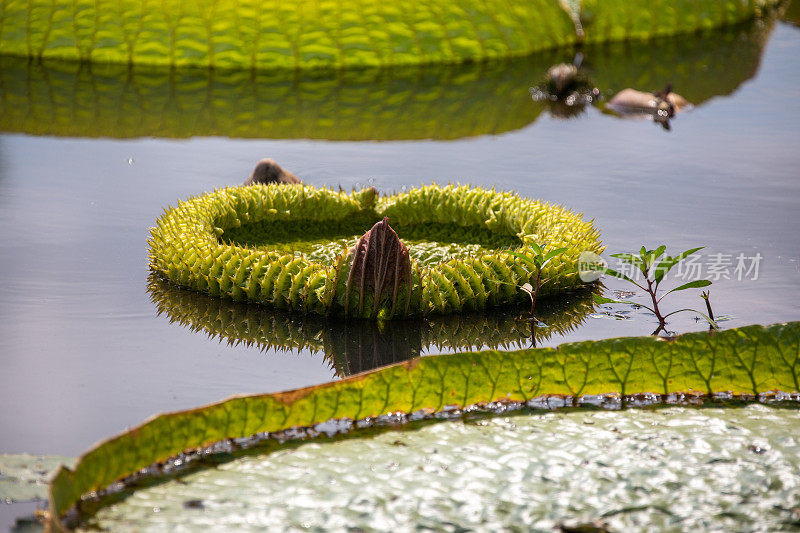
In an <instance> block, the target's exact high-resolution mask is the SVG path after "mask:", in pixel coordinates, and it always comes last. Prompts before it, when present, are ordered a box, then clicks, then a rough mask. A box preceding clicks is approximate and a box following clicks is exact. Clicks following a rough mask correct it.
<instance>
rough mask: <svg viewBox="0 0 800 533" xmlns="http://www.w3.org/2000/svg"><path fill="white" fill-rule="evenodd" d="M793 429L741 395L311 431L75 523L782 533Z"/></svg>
mask: <svg viewBox="0 0 800 533" xmlns="http://www.w3.org/2000/svg"><path fill="white" fill-rule="evenodd" d="M798 433H800V410H798V409H797V408H796V407H794V408H780V407H768V406H765V405H749V406H746V407H737V408H724V407H711V408H703V409H696V408H690V407H669V408H663V409H648V410H635V411H631V410H627V411H596V410H586V409H575V410H566V411H560V412H542V411H538V412H537V411H534V412H528V413H525V414H516V415H514V414H511V415H509V414H506V415H503V416H497V417H489V418H485V417H474V418H467V419H464V420H458V421H453V422H448V423H440V424H426V425H424V426H422V427H419V426H418V427H416V428H414V429H412V428H404V429H402V430H393V431H386V432H383V433H380V434H377V435H375V434H372V435H369V436H367V437H364V438H358V439H356V438H352V439H341V438H339V439H330V438H327V437H322V438H318V439H315V440H313V441H310V442H308V443H306V444H304V445H303V446H300V447H294V446H292V447H285V448H283V449H278V450H276V451H273V452H271V453H270V452H267V451H264V452H263V453H255V454H249V455H242V456H240V457H238V458H236V459H232V460H230V461H229V462H224V463H222V464H217V465H215V467H214V468H206V469H200V470H196V471H194V472H190V473H187V474H186V475H183V476H181V477H180V478H178V479H171V480H169V481H167V482H165V483H163V484H158V485H153V486H151V487H145V488H142V489H140V490H138V491H136V492H134V493H133V494H131V495H129V496H128V497H127V498H126V499H125V500H124V501H122V502H119V503H114V504H111V505H109V506H108V507H105V508H102V509H100V510H99V512H98V513H97V514H96V515H94V516H93V517H91V518H89V519H88V521H87V522H86V523H85V527H86V528H87V529H91V528H94V527H100V528H102V529H108V530H117V529H122V528H125V529H127V528H132V529H140V530H150V529H152V530H165V529H171V528H174V527H180V528H181V529H183V530H187V531H191V530H197V531H201V530H207V529H208V526H209V525H211V526H212V527H213V529H219V530H222V529H225V530H242V529H248V528H262V529H271V528H274V529H281V530H306V529H311V530H338V529H341V528H353V529H356V528H358V529H362V530H365V531H371V530H381V531H410V530H415V529H418V528H420V527H423V528H427V529H431V530H437V531H438V530H448V529H450V528H452V529H456V530H481V531H483V530H486V531H489V530H491V531H503V530H508V529H513V528H516V529H524V530H534V531H553V530H557V529H558V526H559V525H564V526H571V527H577V526H580V525H581V524H585V525H586V526H587V527H588V526H589V525H592V524H594V525H596V526H598V527H602V526H604V527H606V528H607V529H608V530H610V531H633V530H644V529H647V530H660V531H663V530H676V531H677V530H680V531H707V530H726V531H744V530H771V531H779V530H784V529H785V530H792V529H794V528H796V527H797V523H798V519H800V493H798V491H797V487H798V485H800V442H799V441H798V439H796V438H793V435H797V434H798ZM156 510H157V512H156ZM587 530H588V531H592V530H589V529H587ZM595 531H596V530H595Z"/></svg>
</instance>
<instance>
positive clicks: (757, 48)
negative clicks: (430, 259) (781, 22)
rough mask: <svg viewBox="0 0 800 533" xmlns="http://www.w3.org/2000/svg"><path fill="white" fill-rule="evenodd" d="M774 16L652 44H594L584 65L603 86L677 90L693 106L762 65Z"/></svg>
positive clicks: (726, 91) (611, 89)
mask: <svg viewBox="0 0 800 533" xmlns="http://www.w3.org/2000/svg"><path fill="white" fill-rule="evenodd" d="M774 23H775V19H774V16H771V17H769V18H767V19H765V20H764V21H759V22H757V23H747V24H740V25H736V26H731V27H728V28H724V29H723V30H718V31H714V32H705V33H701V34H697V35H693V36H686V37H684V38H682V39H674V38H668V37H665V38H661V39H656V40H654V41H651V42H648V43H637V44H636V45H634V44H633V43H608V44H604V45H597V46H595V47H593V48H590V50H591V53H587V54H586V62H585V64H584V65H585V66H586V68H587V69H589V70H590V71H591V75H592V77H593V79H594V81H595V82H596V84H597V85H598V87H600V88H601V89H602V90H603V91H605V92H607V93H609V94H613V93H616V92H618V91H620V90H622V89H625V88H627V87H632V88H635V89H638V90H642V91H657V90H661V89H663V88H664V86H666V85H667V84H668V83H671V84H672V86H673V89H674V91H675V92H677V93H679V94H680V95H681V96H683V97H684V98H686V99H687V100H689V102H690V103H692V104H694V105H698V104H701V103H703V102H705V101H706V100H708V99H710V98H713V97H715V96H724V95H728V94H731V93H732V92H733V91H735V90H736V89H737V88H738V87H739V85H741V83H742V82H744V81H745V80H748V79H750V78H752V77H753V76H754V75H755V74H756V71H757V70H758V66H759V62H760V59H761V53H762V51H763V49H764V45H765V44H766V41H767V38H768V37H769V34H770V32H771V31H772V28H773V27H774Z"/></svg>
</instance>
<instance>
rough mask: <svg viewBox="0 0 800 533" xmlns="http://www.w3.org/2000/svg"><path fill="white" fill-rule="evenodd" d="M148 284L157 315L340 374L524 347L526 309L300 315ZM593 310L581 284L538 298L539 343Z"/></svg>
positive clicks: (155, 281) (160, 283) (527, 327)
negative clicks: (396, 317)
mask: <svg viewBox="0 0 800 533" xmlns="http://www.w3.org/2000/svg"><path fill="white" fill-rule="evenodd" d="M147 290H148V292H149V293H150V298H151V299H152V300H153V303H155V305H156V308H157V309H158V313H159V314H162V313H163V314H165V315H166V316H167V318H168V319H169V321H170V322H174V323H178V324H181V325H183V326H185V327H188V328H189V329H191V330H193V331H203V332H204V333H206V334H207V335H208V336H209V337H211V338H219V339H220V340H225V341H227V342H228V343H229V344H232V345H233V344H239V343H244V344H247V345H252V346H256V347H258V348H261V349H265V350H266V349H275V350H301V349H305V350H309V351H311V352H312V353H322V354H323V355H324V357H325V358H326V359H328V361H330V363H331V365H332V366H333V367H334V368H335V369H336V373H337V374H338V375H340V376H347V375H350V374H355V373H358V372H363V371H365V370H370V369H373V368H377V367H379V366H385V365H388V364H391V363H397V362H400V361H405V360H407V359H411V358H412V357H417V356H419V355H420V354H421V353H422V352H423V351H428V350H431V349H436V350H468V349H485V348H492V349H498V348H510V347H516V348H524V347H526V346H528V345H529V343H530V337H531V331H530V321H529V320H528V319H527V318H526V316H525V313H524V309H515V310H510V311H504V312H500V311H496V312H493V313H480V314H478V313H470V314H466V315H450V316H446V317H432V318H427V319H424V320H403V321H394V322H386V323H382V324H376V323H374V322H370V321H362V320H357V321H331V320H326V319H324V318H322V317H314V316H307V317H298V316H296V315H290V314H287V313H284V312H280V311H271V310H269V309H266V308H264V307H262V306H259V305H252V304H246V303H239V302H231V301H226V300H221V299H219V298H212V297H210V296H207V295H205V294H200V293H198V292H194V291H189V290H186V289H181V288H179V287H175V286H174V285H172V284H171V283H169V282H167V281H165V280H163V279H161V278H160V277H158V276H156V275H151V277H150V279H149V281H148V286H147ZM592 309H593V305H592V296H591V292H590V291H586V290H584V291H580V292H577V293H575V294H571V295H567V296H565V297H563V298H551V299H546V300H544V301H542V302H541V303H540V304H539V306H538V307H537V311H538V312H537V314H538V316H539V318H540V319H542V320H544V321H545V322H546V323H547V327H546V328H537V330H536V340H537V342H543V341H545V340H547V339H549V338H550V337H551V336H552V335H563V334H565V333H567V332H569V331H571V330H573V329H574V328H576V327H577V326H578V325H580V324H581V323H582V322H583V321H584V320H585V318H586V316H587V314H588V313H590V312H591V311H592Z"/></svg>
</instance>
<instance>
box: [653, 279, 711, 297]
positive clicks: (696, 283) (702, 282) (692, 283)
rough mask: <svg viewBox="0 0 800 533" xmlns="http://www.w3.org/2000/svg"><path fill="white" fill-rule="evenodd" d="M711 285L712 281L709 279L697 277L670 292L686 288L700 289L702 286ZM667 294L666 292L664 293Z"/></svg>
mask: <svg viewBox="0 0 800 533" xmlns="http://www.w3.org/2000/svg"><path fill="white" fill-rule="evenodd" d="M709 285H711V282H710V281H709V280H707V279H696V280H694V281H690V282H689V283H684V284H683V285H681V286H680V287H675V288H674V289H672V290H671V291H669V292H668V293H667V294H669V293H670V292H677V291H685V290H686V289H699V288H700V287H708V286H709ZM664 296H666V294H665V295H664Z"/></svg>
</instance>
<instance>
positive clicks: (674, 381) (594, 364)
mask: <svg viewBox="0 0 800 533" xmlns="http://www.w3.org/2000/svg"><path fill="white" fill-rule="evenodd" d="M690 391H693V392H695V393H704V394H708V395H712V394H715V393H722V392H727V393H731V394H734V395H736V394H748V395H759V394H762V393H766V392H768V391H784V392H790V393H795V392H798V391H800V322H792V323H788V324H776V325H773V326H769V327H763V326H747V327H743V328H738V329H734V330H729V331H723V332H716V333H714V334H709V333H691V334H687V335H683V336H680V337H676V338H675V339H674V340H671V341H669V342H667V341H664V340H662V339H658V338H656V337H636V338H620V339H608V340H603V341H586V342H580V343H570V344H565V345H562V346H561V347H559V348H558V349H553V348H538V349H529V350H520V351H515V352H497V351H485V352H477V353H474V352H468V353H458V354H446V355H440V356H433V357H422V358H418V359H414V360H411V361H408V362H406V363H402V364H396V365H392V366H389V367H385V368H383V369H379V370H375V371H373V372H368V373H363V374H358V375H355V376H352V377H349V378H346V379H343V380H340V381H335V382H331V383H326V384H323V385H319V386H316V387H308V388H304V389H297V390H293V391H287V392H281V393H274V394H263V395H255V396H239V397H234V398H231V399H229V400H226V401H223V402H220V403H216V404H212V405H209V406H206V407H201V408H197V409H192V410H188V411H181V412H175V413H170V414H165V415H160V416H157V417H154V418H152V419H150V420H149V421H148V422H145V423H144V424H142V425H141V426H139V427H136V428H133V429H131V430H130V431H127V432H125V433H123V434H121V435H119V436H117V437H115V438H112V439H110V440H108V441H105V442H103V443H100V444H98V445H97V446H95V447H94V448H92V449H91V450H90V451H89V452H87V453H86V454H85V455H83V456H82V457H81V458H80V459H79V460H78V462H77V464H76V465H75V467H74V469H67V468H62V469H61V470H59V472H58V473H57V474H56V476H55V477H54V478H53V481H52V483H51V486H50V509H51V511H52V512H53V513H54V517H55V518H57V519H60V517H61V516H63V515H64V513H65V512H66V511H67V510H69V509H70V507H72V506H73V505H75V504H76V503H77V502H78V501H79V500H80V499H81V496H82V495H84V494H86V493H89V492H92V491H97V490H100V489H103V488H104V487H106V486H108V485H109V484H110V483H112V482H114V481H115V480H118V479H120V478H122V477H124V476H127V475H130V474H132V473H134V472H136V471H138V470H139V469H141V468H144V467H147V466H149V465H151V464H153V463H156V462H159V461H164V460H166V459H168V458H170V457H173V456H176V455H177V454H179V453H181V452H183V451H185V450H189V449H195V448H198V447H202V446H206V445H209V444H212V443H216V442H220V441H223V440H226V439H231V438H237V437H246V436H251V435H256V434H259V433H263V432H277V431H281V430H285V429H288V428H292V427H296V426H303V427H307V426H313V425H315V424H317V423H320V422H324V421H327V420H330V419H340V418H349V419H351V420H358V419H363V418H367V417H374V416H379V415H383V414H387V413H390V412H398V411H401V412H405V413H412V412H415V411H419V410H432V411H439V410H442V409H444V408H445V407H447V406H456V407H466V406H470V405H475V404H478V403H481V402H494V401H504V402H528V401H531V400H534V399H536V398H540V397H542V396H547V395H566V396H571V397H580V396H584V395H595V394H607V393H619V394H621V395H622V396H625V395H630V394H637V393H654V394H671V393H681V392H690Z"/></svg>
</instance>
